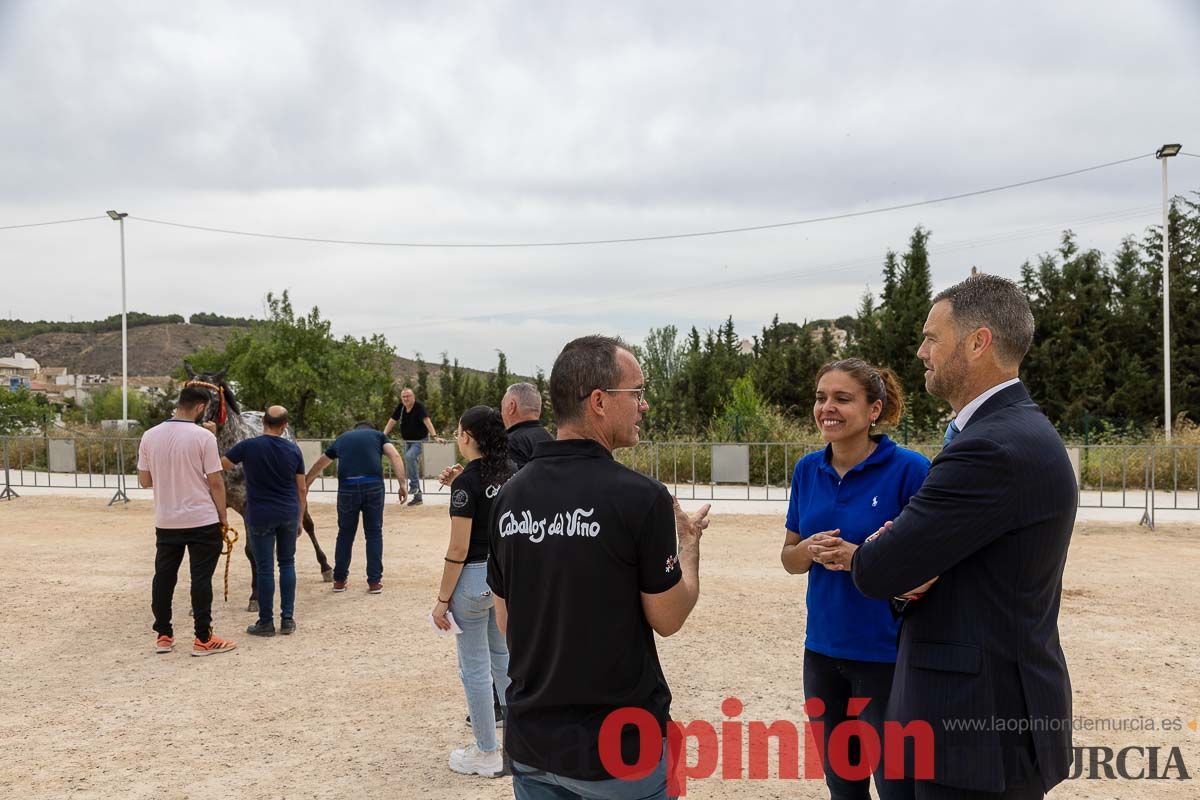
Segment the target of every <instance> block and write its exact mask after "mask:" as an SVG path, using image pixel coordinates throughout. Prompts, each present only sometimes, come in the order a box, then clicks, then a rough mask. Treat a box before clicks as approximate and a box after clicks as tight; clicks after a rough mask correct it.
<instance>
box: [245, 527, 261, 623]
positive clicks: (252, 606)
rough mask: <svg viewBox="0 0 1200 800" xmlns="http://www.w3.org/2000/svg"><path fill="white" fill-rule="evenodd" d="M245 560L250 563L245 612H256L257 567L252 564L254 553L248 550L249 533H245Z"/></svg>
mask: <svg viewBox="0 0 1200 800" xmlns="http://www.w3.org/2000/svg"><path fill="white" fill-rule="evenodd" d="M246 560H247V561H249V562H250V600H249V601H248V602H247V603H246V610H247V611H258V566H257V565H256V564H255V563H254V551H253V550H251V549H250V532H249V531H246Z"/></svg>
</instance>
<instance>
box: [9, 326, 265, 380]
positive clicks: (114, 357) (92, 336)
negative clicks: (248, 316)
mask: <svg viewBox="0 0 1200 800" xmlns="http://www.w3.org/2000/svg"><path fill="white" fill-rule="evenodd" d="M239 330H242V329H241V328H228V327H220V328H217V327H210V326H207V325H186V324H166V325H143V326H140V327H137V328H130V329H129V374H130V375H169V374H170V373H171V371H172V370H174V369H176V368H177V367H179V366H180V365H181V364H182V363H183V359H184V358H186V357H187V356H189V355H191V354H192V353H194V352H195V351H197V350H199V349H200V348H202V347H212V348H215V349H217V350H222V349H224V347H225V343H226V342H227V341H229V339H230V338H231V337H232V336H233V335H234V333H236V332H238V331H239ZM17 352H19V353H24V354H25V355H27V356H29V357H30V358H34V359H37V362H38V363H39V364H41V365H42V366H43V367H66V368H67V372H69V373H78V374H83V375H92V374H96V375H120V374H121V331H120V329H118V330H115V331H106V332H103V333H69V332H54V333H38V334H34V335H33V336H29V337H27V338H24V339H18V340H16V341H11V342H9V343H7V344H0V355H6V356H7V355H12V354H13V353H17Z"/></svg>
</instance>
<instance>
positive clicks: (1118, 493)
mask: <svg viewBox="0 0 1200 800" xmlns="http://www.w3.org/2000/svg"><path fill="white" fill-rule="evenodd" d="M138 441H139V440H138V438H137V437H127V436H114V437H102V436H101V437H66V438H58V437H51V436H5V437H0V458H2V459H3V461H2V464H3V468H4V472H3V481H4V483H3V484H2V485H0V498H5V497H10V496H12V495H13V494H14V493H15V492H14V489H19V488H22V487H61V488H93V489H114V490H117V491H121V490H122V488H123V487H124V486H132V487H136V486H137V477H136V476H137V450H138ZM329 441H331V440H301V442H300V444H301V446H302V447H304V446H305V445H308V448H307V449H309V451H310V453H311V452H312V451H313V450H314V448H313V447H312V445H313V444H315V445H318V446H319V447H320V448H321V449H323V448H324V447H325V446H326V445H327V444H328V442H329ZM310 443H311V444H310ZM822 446H823V445H821V444H817V443H804V442H751V443H735V444H730V443H725V442H700V441H696V442H642V443H640V444H638V445H637V446H636V447H632V448H628V449H624V450H618V451H617V453H616V458H617V460H618V461H620V462H621V463H623V464H625V465H626V466H628V467H630V468H631V469H634V470H637V471H638V472H641V473H643V474H646V475H649V476H651V477H653V478H656V479H657V480H659V481H662V482H663V483H664V484H666V485H667V486H668V487H669V488H670V489H671V490H672V491H673V492H674V493H676V494H677V495H678V496H679V497H681V498H687V499H696V500H752V501H754V500H757V501H772V502H773V501H780V502H782V501H786V500H788V499H789V497H790V493H791V477H792V472H793V470H794V468H795V465H796V462H797V461H798V460H799V459H800V458H802V457H804V456H805V455H807V454H809V453H811V452H813V451H815V450H818V449H820V448H821V447H822ZM910 447H911V449H914V450H917V451H918V452H921V453H923V454H924V455H925V456H927V457H929V458H932V457H933V456H935V455H936V454H937V453H938V451H939V450H940V449H941V446H940V445H937V444H931V445H912V446H910ZM1067 451H1068V454H1069V455H1070V457H1071V461H1072V465H1073V467H1074V469H1075V475H1076V479H1077V480H1078V482H1079V507H1080V508H1096V509H1100V508H1114V509H1141V510H1142V511H1143V518H1142V521H1143V522H1144V523H1145V524H1147V525H1149V526H1150V527H1153V526H1154V523H1155V517H1156V514H1157V513H1159V512H1162V511H1175V510H1200V447H1198V446H1194V445H1193V446H1184V445H1162V444H1153V445H1095V444H1093V445H1086V446H1068V447H1067ZM383 468H384V476H385V478H386V479H387V480H388V483H389V486H391V485H392V484H393V481H394V476H393V475H392V471H391V465H390V464H389V463H388V462H387V460H386V459H384V461H383ZM424 471H425V470H424V469H422V472H424ZM335 473H336V469H335V468H334V467H331V468H330V469H328V470H326V472H325V473H324V474H322V475H321V477H320V478H318V480H317V481H316V482H315V483H314V484H313V486H312V491H316V492H332V491H336V490H337V480H336V478H335V477H333V476H334V475H335ZM435 484H436V481H434V479H432V478H423V479H422V486H423V488H424V487H434V486H435ZM435 491H436V488H435Z"/></svg>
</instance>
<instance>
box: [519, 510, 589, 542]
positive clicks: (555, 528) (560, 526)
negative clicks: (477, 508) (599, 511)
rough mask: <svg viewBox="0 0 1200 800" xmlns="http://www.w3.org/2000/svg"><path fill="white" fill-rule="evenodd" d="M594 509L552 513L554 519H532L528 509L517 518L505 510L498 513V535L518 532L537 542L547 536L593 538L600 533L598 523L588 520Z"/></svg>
mask: <svg viewBox="0 0 1200 800" xmlns="http://www.w3.org/2000/svg"><path fill="white" fill-rule="evenodd" d="M595 512H596V509H594V508H589V509H587V510H586V511H585V510H584V509H582V508H577V509H575V510H574V511H564V512H560V513H558V514H555V515H554V519H548V518H543V519H534V518H533V513H532V512H530V511H529V510H525V511H522V512H521V516H520V518H518V517H517V516H516V515H515V514H513V512H511V511H505V512H504V513H503V514H501V515H500V537H501V538H504V537H506V536H512V535H513V534H516V533H519V534H521V535H523V536H528V537H529V541H531V542H533V543H534V544H537V543H538V542H540V541H542V540H543V539H545V538H546V537H547V536H581V537H585V538H593V539H594V538H595V537H597V536H599V535H600V523H599V522H595V521H592V522H589V521H588V517H590V516H592V514H594V513H595Z"/></svg>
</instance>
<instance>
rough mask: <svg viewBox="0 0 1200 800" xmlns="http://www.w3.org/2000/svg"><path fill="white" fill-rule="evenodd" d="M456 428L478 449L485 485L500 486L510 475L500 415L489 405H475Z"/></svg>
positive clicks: (511, 468) (460, 419) (505, 437)
mask: <svg viewBox="0 0 1200 800" xmlns="http://www.w3.org/2000/svg"><path fill="white" fill-rule="evenodd" d="M458 425H459V427H460V428H462V429H463V431H465V432H466V433H469V434H471V438H472V439H474V440H475V443H476V444H477V445H478V446H479V456H480V461H481V462H482V463H481V464H480V467H481V472H482V473H483V483H484V485H485V486H490V485H492V484H497V485H499V484H502V483H504V482H505V481H507V480H508V479H509V478H510V477H512V474H513V467H512V462H510V461H509V460H508V431H507V430H505V428H504V420H503V418H502V417H501V416H500V412H499V411H497V410H496V409H494V408H492V407H491V406H474V407H473V408H469V409H467V411H466V412H465V413H464V414H463V415H462V417H460V418H459V420H458Z"/></svg>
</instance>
